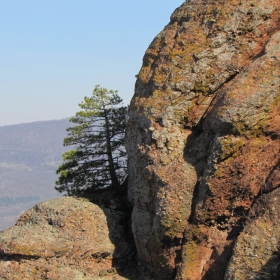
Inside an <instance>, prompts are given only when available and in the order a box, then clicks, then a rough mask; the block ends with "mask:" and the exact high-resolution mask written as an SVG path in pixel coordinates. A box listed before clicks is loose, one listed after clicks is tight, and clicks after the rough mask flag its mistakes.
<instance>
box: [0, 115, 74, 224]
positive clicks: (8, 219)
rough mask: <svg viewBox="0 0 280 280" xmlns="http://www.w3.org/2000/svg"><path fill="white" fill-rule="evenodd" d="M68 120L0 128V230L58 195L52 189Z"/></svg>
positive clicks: (68, 125)
mask: <svg viewBox="0 0 280 280" xmlns="http://www.w3.org/2000/svg"><path fill="white" fill-rule="evenodd" d="M70 126H71V123H69V119H68V118H65V119H62V120H51V121H39V122H32V123H23V124H16V125H7V126H0V201H9V202H11V203H6V204H5V203H4V204H3V203H2V204H1V205H0V230H3V229H5V228H7V227H9V226H11V225H13V224H14V222H15V221H16V219H17V218H18V216H19V215H20V214H21V213H22V212H23V211H26V210H27V209H29V208H30V207H32V206H33V205H34V204H35V203H37V202H39V201H44V200H47V199H50V198H52V197H57V196H59V193H58V192H57V191H55V190H54V185H55V180H56V178H57V175H56V173H55V171H56V168H57V167H58V165H60V164H61V162H62V153H63V152H64V151H66V150H67V149H68V150H69V147H64V146H63V139H64V138H65V137H66V136H67V132H66V128H68V127H70Z"/></svg>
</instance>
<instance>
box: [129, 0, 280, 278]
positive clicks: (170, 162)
mask: <svg viewBox="0 0 280 280" xmlns="http://www.w3.org/2000/svg"><path fill="white" fill-rule="evenodd" d="M279 26H280V1H279V0H260V1H255V2H252V1H247V0H245V1H236V0H229V1H202V0H198V1H194V0H188V1H185V2H184V3H183V5H182V6H181V7H179V8H178V9H177V10H176V11H175V12H174V13H173V15H172V16H171V21H170V23H169V24H168V25H167V26H166V27H165V28H164V30H163V31H162V32H161V33H160V34H159V35H158V36H157V37H156V38H155V39H154V41H153V42H152V43H151V45H150V46H149V48H148V50H147V51H146V53H145V56H144V58H143V66H142V68H141V70H140V73H139V76H138V79H137V82H136V87H135V94H134V97H133V99H132V101H131V105H130V110H129V123H128V126H127V144H126V147H127V152H128V156H129V165H128V170H129V192H128V196H129V199H130V201H131V203H132V205H133V214H132V226H133V233H134V237H135V242H136V246H137V250H138V254H139V258H140V260H141V261H142V263H143V264H144V266H146V268H148V269H149V270H150V272H151V275H150V277H151V278H154V279H174V278H176V279H203V280H206V279H223V278H224V275H225V271H226V267H227V264H228V262H229V259H230V257H231V255H232V248H233V246H234V244H235V243H234V242H235V240H236V238H237V236H238V235H239V234H240V232H241V231H242V228H243V217H244V215H246V214H247V213H248V211H249V209H250V208H251V207H252V206H253V205H254V203H255V201H256V198H257V197H259V196H260V195H261V194H262V193H264V192H270V191H272V190H273V189H275V188H277V187H278V186H279V175H280V173H279V158H280V156H279V147H280V136H279V133H280V117H279V113H280V104H279V100H280V99H279V98H280V90H279V88H280V78H279V77H280V52H279V49H280V27H279ZM230 271H234V268H233V265H232V266H231V268H230ZM234 279H238V278H234Z"/></svg>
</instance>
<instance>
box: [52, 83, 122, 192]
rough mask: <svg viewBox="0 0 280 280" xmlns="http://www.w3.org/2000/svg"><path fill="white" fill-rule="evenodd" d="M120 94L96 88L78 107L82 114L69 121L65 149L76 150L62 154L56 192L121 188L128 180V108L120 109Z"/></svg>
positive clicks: (78, 113) (79, 113) (77, 114)
mask: <svg viewBox="0 0 280 280" xmlns="http://www.w3.org/2000/svg"><path fill="white" fill-rule="evenodd" d="M121 102H122V99H121V98H120V97H119V96H118V94H117V91H113V90H110V91H108V90H107V89H105V88H101V87H100V86H99V85H97V86H96V87H95V88H94V90H93V94H92V96H91V97H85V98H84V101H83V102H82V103H80V104H79V106H80V107H81V109H82V110H81V111H79V112H77V113H76V116H75V117H72V118H70V121H71V122H72V123H74V124H75V126H73V127H70V128H68V129H67V131H68V137H66V138H65V139H64V145H65V146H70V145H71V146H72V145H74V146H75V148H74V149H73V150H71V151H69V152H65V153H64V154H63V161H64V162H63V164H62V165H61V166H59V168H58V169H57V174H59V178H58V180H57V181H56V185H57V186H56V187H55V189H56V190H58V191H59V192H66V193H67V194H68V195H78V194H81V193H83V192H84V191H91V190H96V189H101V188H105V187H109V186H112V185H113V186H115V187H118V186H120V184H121V183H122V182H123V181H124V179H125V177H126V172H127V171H126V165H127V164H126V151H125V148H124V134H125V124H126V119H127V107H124V106H119V105H120V104H121Z"/></svg>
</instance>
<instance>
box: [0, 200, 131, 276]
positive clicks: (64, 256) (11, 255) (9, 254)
mask: <svg viewBox="0 0 280 280" xmlns="http://www.w3.org/2000/svg"><path fill="white" fill-rule="evenodd" d="M107 211H110V210H107ZM107 214H109V215H107V216H106V215H105V214H104V212H103V210H102V209H101V208H100V207H99V206H97V205H94V204H92V203H90V202H88V201H87V200H85V199H84V200H83V199H77V198H73V197H61V198H58V199H52V200H49V201H46V202H43V203H39V204H37V205H35V206H34V207H33V208H31V209H30V210H29V211H27V212H25V213H24V214H23V215H22V216H21V217H20V218H19V220H18V221H17V223H16V225H15V226H13V227H11V228H9V229H8V230H5V231H1V232H0V279H7V280H12V279H26V280H27V279H28V280H29V279H52V280H60V279H61V280H62V279H63V280H64V279H79V280H80V279H90V280H93V279H110V280H111V279H127V278H124V277H122V276H120V275H119V274H118V273H117V270H116V268H115V267H114V266H113V263H112V262H113V257H114V254H115V245H114V243H113V242H112V241H111V240H110V235H112V233H110V232H109V228H108V226H107V217H108V216H110V213H107ZM109 219H110V218H109ZM116 221H118V218H116Z"/></svg>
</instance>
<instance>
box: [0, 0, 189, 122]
mask: <svg viewBox="0 0 280 280" xmlns="http://www.w3.org/2000/svg"><path fill="white" fill-rule="evenodd" d="M183 2H184V1H183V0H134V1H128V0H125V1H124V0H98V1H97V0H9V1H7V0H0V4H1V8H0V38H1V44H0V61H1V67H0V96H1V102H0V126H1V125H9V124H16V123H24V122H32V121H39V120H51V119H61V118H65V117H68V116H72V115H74V114H75V112H76V111H77V110H78V109H79V107H78V105H77V104H78V103H79V102H80V101H82V99H83V97H84V96H86V95H87V96H89V95H91V92H92V89H93V88H94V86H95V85H96V84H100V85H101V86H102V87H106V88H108V89H115V90H119V95H120V96H121V97H122V98H123V99H124V103H125V104H128V103H129V102H130V99H131V97H132V95H133V90H134V83H135V74H137V73H138V72H139V70H140V67H141V64H142V58H143V55H144V52H145V51H146V49H147V47H148V46H149V44H150V43H151V41H152V40H153V38H154V37H155V36H156V35H157V34H158V33H159V32H160V31H161V30H162V29H163V27H164V26H165V25H166V24H168V22H169V19H170V15H171V13H172V12H173V11H174V10H175V9H176V8H177V7H179V6H180V5H181V4H182V3H183Z"/></svg>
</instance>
